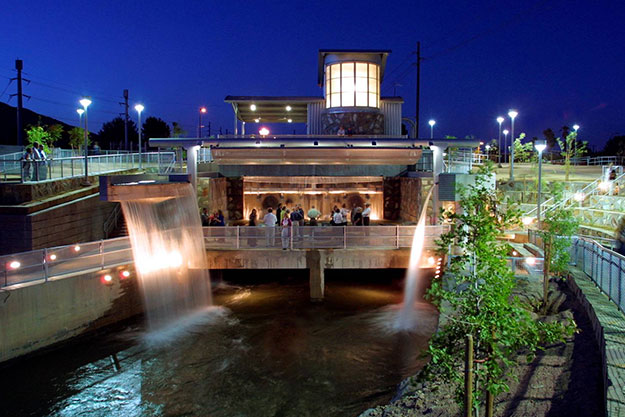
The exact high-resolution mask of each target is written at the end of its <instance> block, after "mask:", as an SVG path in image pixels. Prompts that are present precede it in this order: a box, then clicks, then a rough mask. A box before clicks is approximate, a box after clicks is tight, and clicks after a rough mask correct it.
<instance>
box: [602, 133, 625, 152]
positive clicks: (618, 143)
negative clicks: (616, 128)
mask: <svg viewBox="0 0 625 417" xmlns="http://www.w3.org/2000/svg"><path fill="white" fill-rule="evenodd" d="M601 153H602V154H604V155H610V156H612V155H615V156H625V136H614V137H612V138H610V139H609V140H608V141H607V142H606V144H605V146H604V147H603V151H602V152H601Z"/></svg>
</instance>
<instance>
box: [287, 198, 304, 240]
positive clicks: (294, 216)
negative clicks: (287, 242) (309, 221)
mask: <svg viewBox="0 0 625 417" xmlns="http://www.w3.org/2000/svg"><path fill="white" fill-rule="evenodd" d="M290 218H291V227H292V228H293V239H295V238H297V239H298V240H299V238H300V235H301V232H300V230H299V226H300V221H301V220H302V215H301V214H300V212H299V210H298V209H297V206H295V207H293V211H292V212H291V216H290ZM294 244H295V242H294Z"/></svg>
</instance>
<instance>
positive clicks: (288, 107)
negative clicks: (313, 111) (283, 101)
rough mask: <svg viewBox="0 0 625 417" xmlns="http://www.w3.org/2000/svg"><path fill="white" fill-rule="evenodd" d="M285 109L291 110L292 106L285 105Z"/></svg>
mask: <svg viewBox="0 0 625 417" xmlns="http://www.w3.org/2000/svg"><path fill="white" fill-rule="evenodd" d="M285 109H286V111H291V110H293V108H292V107H291V106H286V107H285Z"/></svg>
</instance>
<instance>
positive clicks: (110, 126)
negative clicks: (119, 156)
mask: <svg viewBox="0 0 625 417" xmlns="http://www.w3.org/2000/svg"><path fill="white" fill-rule="evenodd" d="M98 141H99V143H100V147H101V148H102V149H122V148H123V147H124V119H122V118H121V117H116V118H114V119H113V120H111V121H110V122H106V123H104V124H103V125H102V128H101V129H100V132H98ZM138 141H139V133H138V131H137V126H136V125H135V122H133V121H132V120H128V142H129V144H130V143H131V144H132V151H134V152H136V151H137V149H138V148H137V143H138Z"/></svg>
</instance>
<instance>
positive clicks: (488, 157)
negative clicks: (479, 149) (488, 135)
mask: <svg viewBox="0 0 625 417" xmlns="http://www.w3.org/2000/svg"><path fill="white" fill-rule="evenodd" d="M485 148H486V159H488V160H489V161H490V145H486V146H485Z"/></svg>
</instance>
